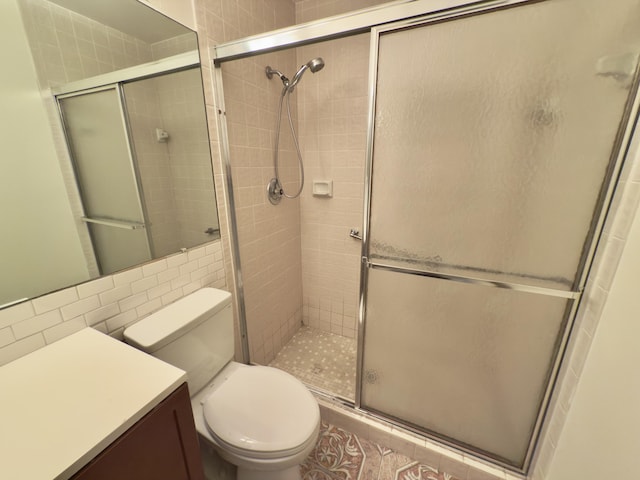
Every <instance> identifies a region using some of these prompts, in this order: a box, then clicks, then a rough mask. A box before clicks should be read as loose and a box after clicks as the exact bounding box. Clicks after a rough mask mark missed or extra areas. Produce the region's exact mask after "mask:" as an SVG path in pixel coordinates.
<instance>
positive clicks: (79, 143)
mask: <svg viewBox="0 0 640 480" xmlns="http://www.w3.org/2000/svg"><path fill="white" fill-rule="evenodd" d="M58 104H59V106H60V111H61V112H62V116H63V120H64V126H65V133H66V136H67V142H68V143H69V147H70V151H71V155H72V157H73V163H74V167H75V174H76V181H77V182H78V187H79V189H80V194H81V196H82V203H83V207H84V213H85V216H84V217H83V219H82V220H83V221H84V222H86V223H87V225H88V226H89V231H90V233H91V240H92V243H93V248H94V250H95V253H96V257H97V260H98V264H99V267H100V273H101V274H103V275H104V274H109V273H113V272H116V271H118V270H122V269H123V268H127V267H130V266H131V265H137V264H140V263H144V262H146V261H149V260H151V248H150V245H149V239H148V236H147V231H146V222H145V217H144V213H143V208H142V201H141V196H140V192H139V185H138V180H137V178H138V176H137V174H136V171H135V165H134V163H133V156H132V152H131V147H130V143H129V137H128V132H127V126H126V121H125V117H124V112H123V107H122V102H121V99H120V92H119V90H118V87H117V86H111V87H107V88H104V89H97V90H92V91H89V92H80V93H74V94H71V95H67V96H62V97H58Z"/></svg>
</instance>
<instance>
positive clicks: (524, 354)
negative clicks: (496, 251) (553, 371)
mask: <svg viewBox="0 0 640 480" xmlns="http://www.w3.org/2000/svg"><path fill="white" fill-rule="evenodd" d="M367 298H368V299H369V300H368V301H367V306H366V314H367V323H366V329H365V348H364V370H363V378H364V381H363V385H362V387H363V390H362V403H363V405H365V406H366V407H367V408H372V409H375V410H378V411H380V412H384V413H386V414H388V415H391V416H394V417H397V418H400V419H402V420H405V421H408V422H410V423H413V424H415V425H418V426H420V427H422V428H425V429H427V430H430V431H432V432H435V433H437V434H438V435H440V436H442V437H447V438H452V439H455V440H456V441H458V442H461V443H463V444H467V445H469V446H471V447H474V448H476V449H479V450H484V451H485V452H490V454H491V455H493V456H498V457H501V458H503V459H505V460H506V461H507V462H508V463H511V464H514V465H520V464H521V463H522V461H523V458H524V455H525V453H526V450H527V446H528V443H529V439H530V435H531V431H532V429H533V424H534V422H535V418H536V415H537V413H538V408H539V406H540V402H541V400H542V395H543V391H544V387H545V385H546V382H547V374H548V371H549V368H550V366H551V361H552V358H553V356H554V352H555V348H556V347H555V344H556V338H557V336H558V333H559V332H560V330H561V326H562V323H563V322H562V319H563V317H564V315H563V314H564V312H565V308H566V306H567V301H566V300H564V299H560V298H556V297H545V296H540V295H535V294H530V293H520V292H515V291H511V290H504V289H498V288H489V287H484V286H476V285H468V284H462V283H457V282H447V281H442V280H434V279H430V278H425V277H418V276H414V275H405V274H399V273H392V272H386V271H382V270H370V271H369V279H368V291H367Z"/></svg>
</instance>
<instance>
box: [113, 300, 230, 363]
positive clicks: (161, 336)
mask: <svg viewBox="0 0 640 480" xmlns="http://www.w3.org/2000/svg"><path fill="white" fill-rule="evenodd" d="M230 303H231V294H230V293H229V292H225V291H224V290H218V289H216V288H202V289H200V290H198V291H196V292H194V293H192V294H190V295H187V296H186V297H183V298H181V299H180V300H177V301H176V302H174V303H172V304H170V305H167V306H166V307H164V308H162V309H160V310H158V311H157V312H155V313H152V314H151V315H149V316H148V317H145V318H143V319H142V320H140V321H139V322H137V323H134V324H133V325H131V326H130V327H127V328H126V329H125V331H124V339H125V341H126V342H127V343H128V344H129V345H133V346H134V347H136V348H139V349H140V350H143V351H145V352H147V353H153V352H155V351H156V350H158V349H160V348H162V347H164V346H165V345H167V344H168V343H170V342H172V341H173V340H175V339H176V338H178V337H181V336H182V335H183V334H184V333H186V332H188V331H189V330H191V329H192V328H195V327H197V326H198V325H200V324H201V323H202V322H203V321H205V320H206V319H207V318H209V317H211V316H212V315H215V314H216V313H217V312H219V311H220V310H222V309H223V308H224V307H226V306H227V305H229V304H230Z"/></svg>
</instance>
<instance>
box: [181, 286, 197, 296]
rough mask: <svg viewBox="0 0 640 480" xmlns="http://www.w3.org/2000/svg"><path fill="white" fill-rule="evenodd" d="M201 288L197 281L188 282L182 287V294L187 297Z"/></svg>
mask: <svg viewBox="0 0 640 480" xmlns="http://www.w3.org/2000/svg"><path fill="white" fill-rule="evenodd" d="M199 289H200V285H198V284H197V283H188V284H187V285H185V286H184V287H182V295H184V296H185V297H186V296H187V295H189V294H190V293H193V292H195V291H196V290H199Z"/></svg>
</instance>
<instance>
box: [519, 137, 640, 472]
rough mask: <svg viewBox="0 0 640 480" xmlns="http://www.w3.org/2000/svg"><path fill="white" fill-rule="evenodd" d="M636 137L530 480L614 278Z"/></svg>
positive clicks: (562, 416)
mask: <svg viewBox="0 0 640 480" xmlns="http://www.w3.org/2000/svg"><path fill="white" fill-rule="evenodd" d="M638 172H640V137H638V138H636V139H634V141H633V142H632V148H631V151H630V154H629V157H628V159H627V162H626V164H625V165H624V167H623V170H622V172H621V176H620V178H621V182H620V183H619V184H618V186H617V188H616V193H615V196H614V199H613V202H612V207H611V209H610V212H609V214H608V216H607V219H606V223H605V226H604V230H603V235H602V238H601V240H600V245H599V247H598V250H597V252H596V256H595V258H594V262H593V266H592V269H591V272H590V275H589V280H588V282H587V285H586V288H585V291H584V293H583V299H582V301H581V305H580V308H579V310H578V313H577V316H576V320H575V326H574V328H573V334H572V337H571V338H570V340H569V344H568V347H567V354H566V355H565V361H564V364H563V367H562V369H561V371H560V373H559V382H558V387H557V388H556V391H555V392H554V394H553V397H552V399H551V404H550V407H549V414H548V415H547V421H546V422H545V425H544V427H543V430H542V433H541V440H540V442H539V444H538V449H537V451H536V452H535V457H534V460H533V463H532V473H531V475H530V478H531V479H533V480H544V478H545V476H546V473H547V471H548V469H549V466H550V465H551V461H552V460H553V455H554V452H555V449H556V446H557V442H558V438H559V437H560V435H561V433H562V428H563V426H564V424H565V420H566V418H567V414H568V412H569V410H570V408H571V406H572V402H573V396H574V394H575V391H576V388H577V385H578V382H579V381H580V375H581V373H582V370H583V367H584V364H585V362H586V359H587V357H588V355H589V349H590V347H591V342H592V339H593V336H594V335H595V333H596V330H597V327H598V322H599V320H600V316H601V314H602V311H603V309H604V306H605V304H606V302H607V297H608V293H609V289H610V287H611V284H612V281H613V278H614V276H615V274H616V271H617V268H618V264H619V261H620V256H621V253H622V249H623V247H624V244H625V241H626V239H627V237H628V233H629V230H630V228H631V223H632V221H633V218H634V217H635V215H637V212H638V204H639V203H640V174H638Z"/></svg>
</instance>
